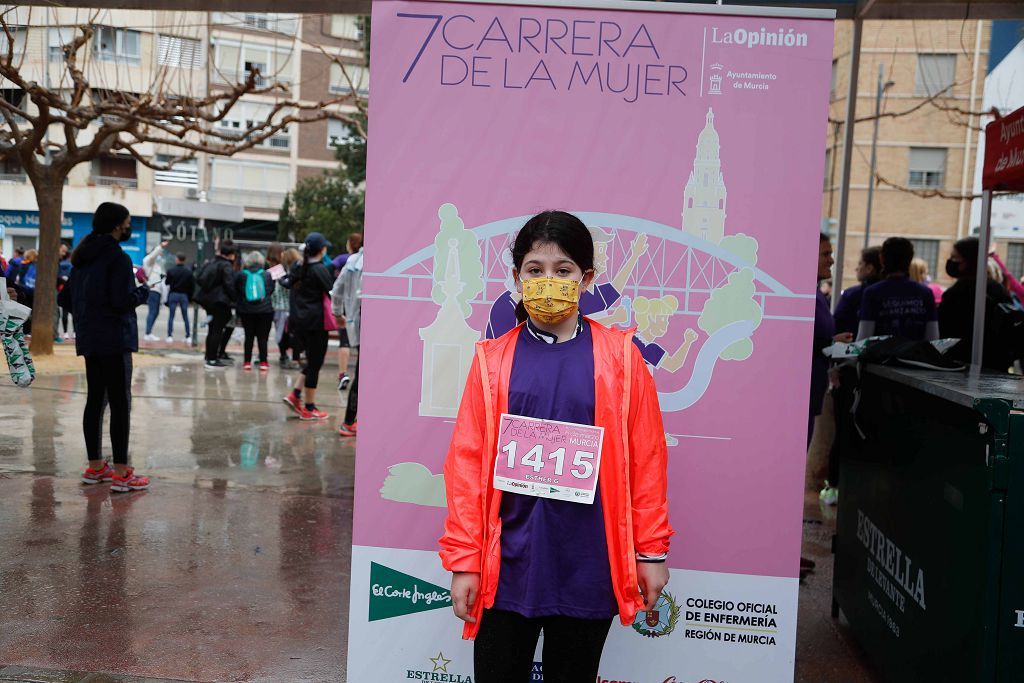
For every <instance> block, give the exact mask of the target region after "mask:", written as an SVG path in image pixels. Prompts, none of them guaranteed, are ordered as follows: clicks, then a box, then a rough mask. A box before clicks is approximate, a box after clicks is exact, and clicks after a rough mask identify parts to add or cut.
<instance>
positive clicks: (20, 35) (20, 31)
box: [0, 26, 28, 65]
mask: <svg viewBox="0 0 1024 683" xmlns="http://www.w3.org/2000/svg"><path fill="white" fill-rule="evenodd" d="M8 28H9V30H10V32H11V34H12V35H13V37H14V64H15V65H17V64H18V63H19V62H21V61H22V60H23V59H24V58H25V41H26V40H27V39H28V29H27V28H25V27H24V26H9V27H8ZM8 48H10V41H9V40H8V38H7V33H5V32H4V31H3V30H0V57H2V58H3V59H4V60H6V59H7V50H8Z"/></svg>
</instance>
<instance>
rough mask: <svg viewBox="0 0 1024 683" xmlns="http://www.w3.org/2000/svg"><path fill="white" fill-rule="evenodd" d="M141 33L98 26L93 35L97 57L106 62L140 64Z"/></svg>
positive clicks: (94, 50) (93, 47) (93, 46)
mask: <svg viewBox="0 0 1024 683" xmlns="http://www.w3.org/2000/svg"><path fill="white" fill-rule="evenodd" d="M140 45H141V34H140V33H139V32H138V31H129V30H127V29H122V28H113V27H110V26H97V27H96V28H95V33H93V35H92V49H93V53H94V54H95V55H96V59H99V60H101V61H105V62H115V61H118V62H120V61H123V62H127V63H129V64H138V63H139V62H140V58H141V49H140Z"/></svg>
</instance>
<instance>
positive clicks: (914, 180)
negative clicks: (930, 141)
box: [907, 147, 946, 187]
mask: <svg viewBox="0 0 1024 683" xmlns="http://www.w3.org/2000/svg"><path fill="white" fill-rule="evenodd" d="M909 167H910V174H909V178H908V180H907V184H908V185H910V187H945V180H946V149H945V148H943V147H911V148H910V163H909Z"/></svg>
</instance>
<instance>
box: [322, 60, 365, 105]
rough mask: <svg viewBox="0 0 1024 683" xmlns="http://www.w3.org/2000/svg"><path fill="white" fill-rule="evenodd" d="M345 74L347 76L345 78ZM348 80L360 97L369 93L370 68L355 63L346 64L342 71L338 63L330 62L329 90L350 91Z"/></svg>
mask: <svg viewBox="0 0 1024 683" xmlns="http://www.w3.org/2000/svg"><path fill="white" fill-rule="evenodd" d="M346 75H347V76H348V78H346ZM349 82H351V84H352V86H353V87H354V88H355V90H356V93H357V94H359V95H360V96H362V97H366V96H368V95H369V94H370V70H369V69H367V68H366V67H365V66H359V65H357V64H346V65H345V68H344V71H343V70H342V67H341V65H340V64H338V63H334V64H331V92H334V93H347V92H351V90H352V88H351V87H349Z"/></svg>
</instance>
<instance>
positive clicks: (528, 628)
mask: <svg viewBox="0 0 1024 683" xmlns="http://www.w3.org/2000/svg"><path fill="white" fill-rule="evenodd" d="M512 260H513V270H512V273H513V276H514V277H515V281H516V285H517V289H518V290H519V291H520V293H521V294H522V295H523V297H522V301H521V302H520V304H519V307H518V309H517V315H518V317H519V319H520V323H521V324H520V325H518V326H517V327H516V328H514V329H513V330H511V331H510V332H508V333H507V334H505V335H503V336H502V337H499V338H498V339H493V340H488V341H484V342H480V343H479V344H477V349H476V356H475V358H474V360H473V364H472V367H471V368H470V372H469V378H468V380H467V383H466V389H465V392H464V394H463V397H462V404H461V406H460V408H459V413H458V418H457V422H456V425H455V431H454V434H453V436H452V442H451V446H450V447H449V450H448V457H447V459H446V461H445V466H444V477H445V486H446V489H447V498H448V518H447V520H446V521H445V532H444V536H443V537H442V538H441V540H440V545H441V552H440V554H441V560H442V563H443V565H444V567H445V569H447V570H449V571H451V572H453V577H452V590H451V594H452V604H453V607H454V610H455V614H456V616H458V617H459V618H460V619H462V620H463V621H465V622H466V624H465V627H464V631H463V635H464V637H465V638H471V639H472V638H475V641H476V642H475V644H474V668H475V679H476V681H477V683H490V682H491V681H528V680H529V678H530V671H531V668H532V664H533V655H534V651H535V649H536V646H537V640H538V637H539V635H540V631H541V630H543V631H544V652H543V662H544V675H545V678H546V679H547V680H552V681H560V682H561V681H592V680H594V679H595V678H596V677H597V672H598V664H599V663H600V659H601V651H602V649H603V647H604V642H605V639H606V638H607V635H608V629H609V627H610V625H611V623H612V620H613V619H614V617H615V616H618V617H619V619H620V620H621V622H622V623H623V624H627V625H628V624H631V623H632V622H633V620H634V619H635V618H636V614H637V612H638V611H640V610H643V609H651V608H652V607H653V606H654V604H655V603H656V602H657V600H658V598H659V596H660V594H661V591H662V589H663V588H664V586H665V584H666V583H667V582H668V569H667V568H666V565H665V558H666V556H667V553H668V539H669V536H671V535H672V528H671V526H670V525H669V523H668V502H667V498H666V446H665V437H664V429H663V427H662V422H661V410H660V408H659V406H658V393H657V389H656V388H655V386H654V380H653V379H652V377H651V375H650V373H649V372H648V371H647V369H646V366H645V364H644V360H643V358H642V356H641V355H640V351H639V349H638V348H637V347H636V346H635V345H634V344H633V333H632V331H628V332H622V331H619V330H611V329H608V328H606V327H604V326H602V325H600V324H598V323H595V322H593V321H591V320H589V319H588V318H584V317H583V316H581V315H580V313H579V310H578V303H579V296H580V293H581V292H583V291H585V290H586V288H587V287H588V286H589V285H590V282H591V280H592V279H593V277H594V244H593V241H592V239H591V236H590V232H589V231H588V230H587V228H586V226H585V225H584V224H583V223H582V222H581V221H580V220H579V219H578V218H576V217H575V216H573V215H571V214H568V213H564V212H560V211H546V212H544V213H541V214H538V215H537V216H534V217H533V218H531V219H530V220H529V221H528V222H527V223H526V225H525V226H524V227H523V229H522V230H521V231H520V232H519V234H518V235H517V237H516V240H515V243H514V245H513V247H512ZM513 424H514V425H517V427H516V428H515V429H510V428H509V425H513ZM553 425H558V426H557V427H554V426H553ZM595 427H597V428H600V430H601V431H600V436H595V434H598V433H599V432H598V430H595V429H594V428H595ZM552 429H556V430H557V429H562V430H569V431H567V432H565V433H574V434H584V435H587V434H589V436H584V437H583V438H585V439H593V440H594V441H592V442H591V443H598V442H599V444H600V445H599V446H598V447H596V448H594V447H593V446H592V445H591V446H587V448H589V449H590V451H581V450H579V449H576V448H574V447H572V446H571V445H569V446H567V447H566V448H558V449H556V450H551V448H553V445H552V442H551V441H549V442H548V447H547V449H541V446H539V445H538V446H536V447H535V448H529V447H527V446H524V447H522V448H520V449H519V451H518V452H517V450H516V448H517V443H516V442H515V441H514V438H518V437H513V436H511V435H512V434H522V435H526V434H532V435H533V436H534V437H536V435H537V434H543V433H548V432H550V430H552ZM529 438H530V437H526V436H524V437H523V439H522V440H524V441H525V440H528V439H529ZM510 440H513V442H512V444H511V445H510V444H509V441H510ZM556 440H557V439H556ZM570 441H571V439H570ZM531 443H533V442H531ZM554 445H557V443H555V444H554ZM499 448H500V452H499ZM528 450H529V452H527V451H528ZM559 451H560V452H561V453H559ZM591 451H593V452H591ZM569 453H574V457H573V458H572V467H571V469H570V472H569V473H570V474H572V477H569V476H564V477H562V476H557V477H556V476H555V475H563V474H564V471H563V464H568V462H569V460H570V459H569V458H567V457H565V456H566V455H567V454H569ZM499 455H500V456H501V457H500V458H499V457H498V456H499ZM563 458H564V459H565V460H564V462H563ZM526 465H529V466H530V467H531V468H532V471H533V472H534V473H536V476H531V475H525V476H524V475H522V474H521V472H522V468H523V467H525V466H526ZM506 466H507V467H508V468H510V469H508V470H507V471H506V470H505V469H503V468H505V467H506ZM514 466H522V467H520V468H519V469H518V470H516V472H519V473H520V474H518V475H516V474H514V473H512V472H513V469H514ZM499 473H500V474H501V476H499ZM595 475H596V476H595ZM516 476H518V477H519V479H516ZM573 477H576V479H574V478H573ZM510 478H511V479H510ZM594 478H596V485H595V484H594V481H593V479H594ZM510 481H511V483H510ZM536 482H558V483H559V486H558V487H557V488H556V487H555V486H554V485H553V483H552V484H551V485H550V486H548V485H541V484H539V483H536ZM584 482H587V483H584ZM587 485H589V487H590V492H587V491H582V492H580V493H571V494H567V493H566V488H565V487H572V486H581V487H583V488H586V486H587ZM549 489H550V492H549ZM569 490H570V491H579V489H572V488H570V489H569ZM509 491H513V492H509ZM515 491H524V492H523V493H518V492H515ZM567 495H568V496H576V497H577V498H576V499H575V500H574V499H573V498H571V497H570V498H568V499H566V496H567ZM579 498H582V499H583V500H585V502H576V501H577V500H579ZM499 568H500V571H499Z"/></svg>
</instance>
